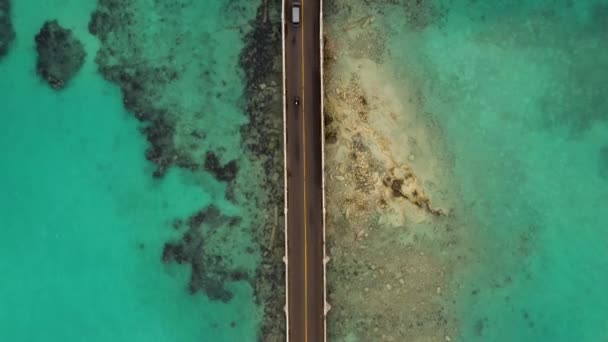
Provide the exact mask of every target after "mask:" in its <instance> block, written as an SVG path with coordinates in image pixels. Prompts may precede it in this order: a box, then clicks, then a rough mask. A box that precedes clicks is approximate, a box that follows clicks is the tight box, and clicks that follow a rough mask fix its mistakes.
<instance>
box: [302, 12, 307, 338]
mask: <svg viewBox="0 0 608 342" xmlns="http://www.w3.org/2000/svg"><path fill="white" fill-rule="evenodd" d="M304 21H305V20H304V0H302V2H301V15H300V22H301V23H302V28H301V32H300V33H301V35H300V39H301V40H302V51H301V52H300V55H301V62H302V75H301V77H302V84H301V87H302V115H301V116H302V146H303V147H302V151H303V155H304V162H303V163H302V164H303V166H304V191H303V192H304V340H305V341H306V342H308V233H307V230H308V227H307V219H306V206H307V205H306V204H307V203H306V110H305V108H306V107H305V106H306V98H305V91H304Z"/></svg>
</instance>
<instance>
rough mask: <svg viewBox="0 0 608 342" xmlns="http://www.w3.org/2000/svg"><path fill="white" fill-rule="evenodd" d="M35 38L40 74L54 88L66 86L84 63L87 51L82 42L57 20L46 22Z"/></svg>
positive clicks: (37, 69)
mask: <svg viewBox="0 0 608 342" xmlns="http://www.w3.org/2000/svg"><path fill="white" fill-rule="evenodd" d="M35 40H36V51H37V52H38V61H37V63H36V71H37V73H38V75H40V76H41V77H42V78H43V79H44V80H45V81H46V82H47V83H48V84H49V85H50V86H51V87H52V88H54V89H61V88H63V87H65V86H66V85H67V83H68V82H69V81H70V80H71V79H72V78H73V77H74V76H75V75H76V73H78V70H80V68H81V67H82V65H83V64H84V60H85V58H86V52H85V50H84V46H83V44H82V42H80V40H78V39H77V38H76V37H74V35H73V34H72V30H70V29H66V28H64V27H62V26H61V25H59V23H58V22H57V20H51V21H47V22H45V23H44V25H42V28H41V29H40V31H39V32H38V34H36V37H35Z"/></svg>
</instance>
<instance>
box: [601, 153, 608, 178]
mask: <svg viewBox="0 0 608 342" xmlns="http://www.w3.org/2000/svg"><path fill="white" fill-rule="evenodd" d="M599 174H600V177H602V178H603V179H605V180H608V145H604V146H602V147H601V148H600V151H599Z"/></svg>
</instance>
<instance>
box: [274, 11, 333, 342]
mask: <svg viewBox="0 0 608 342" xmlns="http://www.w3.org/2000/svg"><path fill="white" fill-rule="evenodd" d="M283 1H284V11H285V13H284V18H285V22H284V24H283V25H284V26H283V34H284V47H283V58H284V60H283V67H284V75H283V77H284V91H285V103H284V105H285V108H284V113H285V139H286V142H285V149H286V151H285V162H286V192H287V194H286V208H287V217H286V221H287V224H286V250H287V308H286V310H287V325H288V326H287V331H288V332H287V334H288V341H289V342H300V341H302V342H323V341H325V335H326V334H325V330H326V329H325V267H324V257H325V253H324V248H325V246H324V218H323V216H324V213H323V201H324V196H323V190H324V189H323V188H324V187H323V165H322V162H323V161H322V158H323V157H322V154H323V146H322V134H323V131H322V127H321V123H322V113H321V51H320V30H321V22H320V21H321V8H320V6H321V3H320V2H321V0H300V3H301V23H300V24H299V25H294V24H292V23H291V8H292V2H293V0H283ZM296 98H299V105H296V104H295V103H294V100H295V99H296Z"/></svg>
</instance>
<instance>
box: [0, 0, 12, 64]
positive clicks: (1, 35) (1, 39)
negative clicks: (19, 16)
mask: <svg viewBox="0 0 608 342" xmlns="http://www.w3.org/2000/svg"><path fill="white" fill-rule="evenodd" d="M13 40H15V31H14V29H13V23H12V20H11V2H10V1H9V0H0V58H2V57H4V56H5V55H6V54H7V53H8V50H9V47H10V45H11V43H12V42H13Z"/></svg>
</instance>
